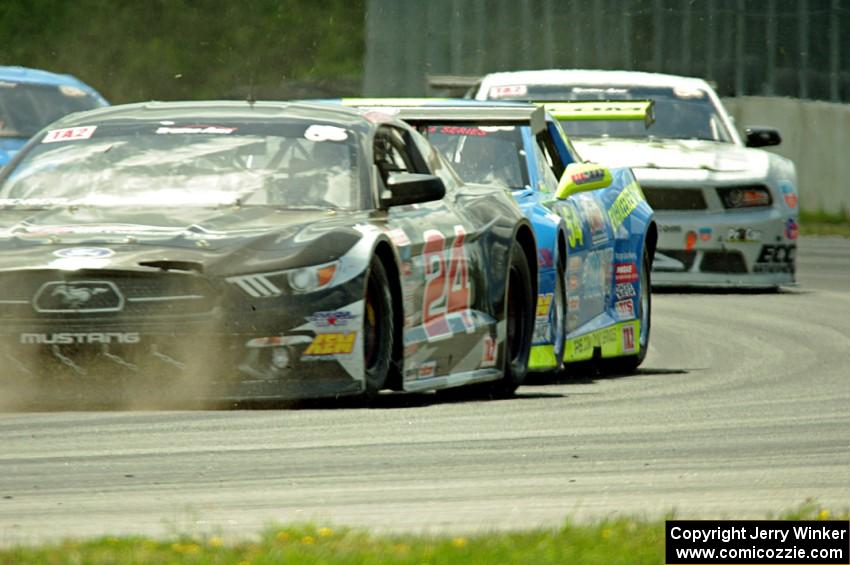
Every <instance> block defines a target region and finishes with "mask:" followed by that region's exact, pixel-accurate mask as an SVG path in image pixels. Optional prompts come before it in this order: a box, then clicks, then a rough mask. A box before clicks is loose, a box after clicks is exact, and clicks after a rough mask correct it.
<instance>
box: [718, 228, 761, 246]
mask: <svg viewBox="0 0 850 565" xmlns="http://www.w3.org/2000/svg"><path fill="white" fill-rule="evenodd" d="M726 240H727V241H735V242H737V243H754V242H757V241H761V232H760V231H759V230H754V229H753V228H729V230H728V231H727V232H726Z"/></svg>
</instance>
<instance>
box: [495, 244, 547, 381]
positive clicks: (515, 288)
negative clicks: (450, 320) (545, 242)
mask: <svg viewBox="0 0 850 565" xmlns="http://www.w3.org/2000/svg"><path fill="white" fill-rule="evenodd" d="M505 284H506V288H505V343H504V347H503V351H502V367H503V369H502V378H501V379H499V380H498V381H496V382H494V383H492V384H491V385H490V393H491V396H493V397H494V398H506V397H509V396H511V395H512V394H513V393H514V391H516V389H517V388H518V387H519V385H521V384H522V382H523V381H524V380H525V376H526V374H527V373H528V358H529V356H530V355H531V341H532V337H533V334H534V316H535V307H534V305H535V304H536V300H535V298H536V297H535V296H534V292H533V289H534V286H533V284H532V281H531V269H530V268H529V266H528V258H527V257H526V256H525V253H523V251H522V248H521V247H520V245H519V244H518V243H516V242H515V243H514V245H513V248H512V249H511V262H510V266H509V267H508V276H507V278H506V283H505Z"/></svg>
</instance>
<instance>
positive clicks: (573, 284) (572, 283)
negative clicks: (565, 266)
mask: <svg viewBox="0 0 850 565" xmlns="http://www.w3.org/2000/svg"><path fill="white" fill-rule="evenodd" d="M568 285H569V289H570V290H578V285H579V279H578V275H570V277H569V282H568Z"/></svg>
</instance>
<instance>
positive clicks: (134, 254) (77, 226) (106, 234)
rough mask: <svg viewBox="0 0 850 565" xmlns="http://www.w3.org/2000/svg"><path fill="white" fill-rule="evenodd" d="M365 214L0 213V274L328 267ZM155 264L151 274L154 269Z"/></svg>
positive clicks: (256, 209) (251, 210)
mask: <svg viewBox="0 0 850 565" xmlns="http://www.w3.org/2000/svg"><path fill="white" fill-rule="evenodd" d="M358 215H364V214H362V213H360V214H355V213H330V212H327V211H320V210H315V211H314V210H309V211H306V210H292V211H284V210H280V209H276V208H272V207H265V206H250V207H242V208H232V207H231V208H220V209H212V208H180V209H174V208H168V209H165V208H162V209H159V208H147V209H136V210H131V209H127V208H118V207H84V208H70V207H65V208H57V207H53V208H49V209H44V210H32V209H29V210H22V209H15V208H6V209H0V270H4V269H10V268H13V269H14V268H52V267H57V268H68V269H74V268H88V267H99V268H104V267H108V268H119V269H149V268H165V269H171V268H173V269H178V268H179V269H182V270H191V271H197V272H212V273H217V274H228V273H239V272H246V271H247V272H259V271H262V270H264V269H279V268H290V267H299V266H303V265H309V264H313V263H321V262H327V261H331V260H333V259H335V258H337V257H339V255H341V254H342V253H344V252H345V251H347V250H348V249H350V248H351V246H353V245H354V244H355V243H356V242H357V241H358V240H359V238H360V236H361V234H360V232H359V231H357V230H354V229H351V228H350V227H347V226H351V225H354V224H355V223H357V222H358V221H362V220H365V217H364V218H358V217H356V216H358ZM151 265H153V267H151Z"/></svg>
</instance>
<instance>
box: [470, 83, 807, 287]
mask: <svg viewBox="0 0 850 565" xmlns="http://www.w3.org/2000/svg"><path fill="white" fill-rule="evenodd" d="M474 96H475V98H477V99H481V100H488V99H498V100H531V101H537V102H570V101H586V102H585V103H583V104H575V105H573V104H555V105H550V104H547V108H548V109H549V111H550V112H551V113H553V114H554V115H556V116H557V117H558V118H559V119H560V120H561V121H562V124H563V126H564V129H565V130H566V131H567V133H568V134H569V135H570V137H571V139H573V141H574V145H575V146H576V149H577V150H578V151H579V153H580V154H581V155H582V157H584V158H585V159H588V160H590V161H595V162H598V163H603V164H605V165H608V166H612V167H631V168H632V169H633V171H634V173H635V176H636V177H637V179H638V181H639V182H640V185H641V187H642V188H643V190H644V193H645V194H646V197H647V200H648V201H649V203H650V204H651V205H652V207H653V208H654V209H655V211H656V218H657V220H658V225H659V238H658V249H657V251H656V255H655V257H656V259H655V263H654V265H653V279H652V282H653V285H655V286H658V285H666V286H679V285H694V286H718V287H720V286H730V287H778V286H780V285H787V284H793V283H794V272H795V254H796V249H797V246H796V239H797V232H798V216H799V211H798V202H797V200H798V196H797V176H796V171H795V168H794V164H793V163H792V162H791V161H790V160H788V159H786V158H784V157H781V156H779V155H776V154H773V153H769V152H767V151H763V150H760V149H755V148H756V147H765V146H770V145H777V144H779V143H780V141H781V138H780V136H779V132H777V131H776V130H775V129H770V128H764V127H752V128H747V129H746V139H745V140H742V139H741V136H740V135H739V134H738V132H737V131H736V130H735V127H734V125H733V122H732V119H731V118H730V116H729V114H728V113H727V111H726V109H725V108H724V107H723V105H722V104H721V102H720V99H719V98H718V96H717V94H716V93H715V92H714V90H713V89H712V88H711V87H710V86H709V85H708V83H706V82H705V81H704V80H701V79H696V78H687V77H680V76H673V75H663V74H655V73H642V72H626V71H588V70H543V71H520V72H508V73H494V74H490V75H487V76H485V77H484V78H483V80H482V81H481V83H480V84H479V85H478V87H477V89H476V90H475V92H474ZM626 100H632V101H634V100H651V101H653V102H654V114H655V118H656V119H654V120H653V119H652V116H647V115H646V113H645V112H644V113H641V112H635V111H634V109H635V108H634V107H635V105H634V104H632V105H631V106H632V108H631V109H628V108H624V107H623V106H622V102H620V103H619V104H618V103H612V104H603V103H602V101H612V102H616V101H626ZM591 101H593V102H595V103H590V102H591ZM652 106H653V105H652V104H645V105H644V108H645V109H651V108H652Z"/></svg>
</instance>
